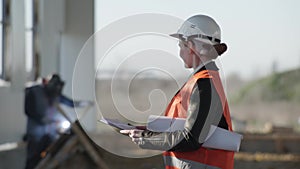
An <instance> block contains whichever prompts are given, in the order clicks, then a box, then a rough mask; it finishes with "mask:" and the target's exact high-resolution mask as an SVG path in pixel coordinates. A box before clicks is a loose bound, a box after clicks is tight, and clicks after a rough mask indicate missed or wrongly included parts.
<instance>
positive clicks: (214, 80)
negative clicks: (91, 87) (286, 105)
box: [121, 15, 234, 169]
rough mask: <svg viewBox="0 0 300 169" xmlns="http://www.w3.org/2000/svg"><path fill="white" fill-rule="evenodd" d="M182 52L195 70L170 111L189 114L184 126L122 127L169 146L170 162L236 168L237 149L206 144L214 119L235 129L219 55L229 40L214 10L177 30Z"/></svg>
mask: <svg viewBox="0 0 300 169" xmlns="http://www.w3.org/2000/svg"><path fill="white" fill-rule="evenodd" d="M171 36H173V37H175V38H178V39H179V47H180V57H181V58H182V60H183V62H184V63H185V67H186V68H193V69H194V72H193V74H192V75H191V77H190V78H189V80H188V81H187V82H186V83H185V84H184V86H183V87H182V88H181V89H180V90H179V91H178V92H177V94H176V95H175V96H174V97H173V99H172V100H171V102H170V103H169V105H168V107H167V109H166V111H165V116H169V117H180V118H186V122H185V127H184V130H183V131H175V132H161V133H158V132H151V131H147V130H145V131H142V130H121V133H124V134H128V135H129V136H130V137H131V138H132V141H133V142H135V143H136V144H138V145H139V146H140V147H141V148H144V149H154V150H163V151H165V152H164V153H163V155H164V161H165V165H166V168H168V169H171V168H182V169H183V168H184V169H192V168H193V169H194V168H197V169H202V168H213V169H217V168H222V169H232V168H233V155H234V152H231V151H225V150H219V149H207V148H204V147H202V144H203V143H204V140H205V138H206V136H207V134H208V131H209V129H210V126H211V125H215V126H218V127H221V128H224V129H226V130H230V131H232V126H231V119H230V112H229V107H228V104H227V100H226V96H225V93H224V90H223V87H222V83H221V80H220V76H219V72H218V70H219V69H218V67H217V66H216V64H215V62H214V59H216V58H217V57H218V56H220V55H222V54H223V53H224V52H225V51H226V50H227V46H226V44H225V43H221V30H220V27H219V25H218V24H217V23H216V22H215V21H214V19H212V18H211V17H209V16H206V15H195V16H192V17H190V18H188V19H187V20H186V21H185V22H184V23H183V25H182V26H181V27H180V29H179V30H178V32H177V33H176V34H172V35H171Z"/></svg>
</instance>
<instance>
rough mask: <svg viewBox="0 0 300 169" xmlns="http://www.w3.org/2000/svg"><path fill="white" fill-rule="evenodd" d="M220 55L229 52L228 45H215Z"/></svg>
mask: <svg viewBox="0 0 300 169" xmlns="http://www.w3.org/2000/svg"><path fill="white" fill-rule="evenodd" d="M214 47H215V49H216V51H217V53H218V55H222V54H223V53H224V52H226V51H227V45H226V44H225V43H220V44H217V45H214Z"/></svg>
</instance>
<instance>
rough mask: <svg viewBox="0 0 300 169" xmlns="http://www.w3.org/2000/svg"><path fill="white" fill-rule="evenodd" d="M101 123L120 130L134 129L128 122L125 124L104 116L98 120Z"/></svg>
mask: <svg viewBox="0 0 300 169" xmlns="http://www.w3.org/2000/svg"><path fill="white" fill-rule="evenodd" d="M99 121H100V122H102V123H105V124H108V125H110V126H113V127H115V128H118V129H120V130H131V129H136V127H135V126H132V125H129V124H125V123H122V122H120V121H118V120H115V119H106V118H102V119H101V120H99Z"/></svg>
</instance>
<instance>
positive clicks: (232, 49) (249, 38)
mask: <svg viewBox="0 0 300 169" xmlns="http://www.w3.org/2000/svg"><path fill="white" fill-rule="evenodd" d="M95 2H96V4H95V8H96V17H95V19H96V25H95V29H96V31H97V30H101V29H103V28H104V27H106V26H108V25H109V24H111V23H113V22H115V21H117V20H119V19H121V18H124V17H127V16H131V15H135V14H142V13H163V14H167V15H171V16H175V17H178V18H182V19H186V18H188V17H190V16H192V15H195V14H206V15H209V16H211V17H213V18H214V19H215V20H216V21H217V23H219V25H220V26H221V30H222V41H223V42H225V43H227V45H228V47H229V49H228V51H227V52H226V53H225V54H224V55H223V56H222V57H221V63H222V65H223V71H224V72H225V74H226V75H229V74H231V73H234V72H237V73H239V74H240V75H241V76H242V77H243V78H253V77H255V76H257V75H258V76H263V75H266V74H268V73H270V72H271V69H272V64H273V62H277V63H278V66H277V67H278V70H279V71H284V70H289V69H294V68H296V67H300V10H299V7H300V1H299V0H288V1H282V0H264V1H261V0H252V1H247V2H245V1H239V0H232V1H230V0H229V1H216V0H210V1H200V0H197V1H195V0H185V1H183V0H151V1H147V0H142V1H141V0H126V1H120V0H118V1H117V0H95ZM162 26H164V25H162ZM175 30H177V28H175ZM170 33H172V32H170ZM111 67H114V65H113V64H112V65H111Z"/></svg>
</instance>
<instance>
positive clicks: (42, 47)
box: [0, 0, 300, 169]
mask: <svg viewBox="0 0 300 169" xmlns="http://www.w3.org/2000/svg"><path fill="white" fill-rule="evenodd" d="M299 6H300V1H297V0H291V1H280V0H278V1H271V0H266V1H263V2H261V1H258V0H254V1H249V2H240V1H237V0H234V1H230V2H219V1H215V0H214V1H209V2H202V1H197V2H195V1H192V0H187V1H184V2H183V1H179V0H172V1H169V0H167V1H158V0H152V1H143V2H141V1H137V0H128V1H116V0H111V1H105V0H24V1H19V0H0V169H12V168H16V169H18V168H24V164H25V155H26V152H25V150H26V142H24V141H23V136H24V134H25V129H26V116H25V114H24V88H25V87H26V86H28V85H30V84H32V83H33V82H36V81H37V80H38V79H39V78H40V77H46V76H47V75H49V74H50V73H54V72H56V73H59V74H60V75H61V77H62V79H63V80H65V82H66V84H65V88H64V90H63V93H64V94H66V95H68V96H72V97H73V98H74V99H82V100H95V101H96V103H97V104H98V105H97V106H100V107H101V113H102V114H101V113H100V112H99V111H100V110H99V109H97V107H96V108H92V109H89V110H88V111H87V113H85V115H84V118H83V119H82V120H81V121H80V124H81V125H80V124H79V123H78V121H77V122H76V120H74V119H76V114H75V110H74V109H71V108H67V107H64V106H62V108H63V109H64V111H66V113H67V114H68V115H69V116H71V117H72V118H71V119H73V120H72V121H71V122H72V123H73V124H72V126H73V127H72V129H73V130H75V132H74V131H73V135H72V136H70V135H68V136H64V137H62V139H60V141H59V142H57V143H56V144H55V146H53V148H52V149H51V151H50V150H49V153H48V154H47V156H45V157H47V158H45V159H47V160H45V161H44V164H43V165H42V164H41V166H40V167H41V168H66V166H68V168H69V167H72V168H76V167H77V168H124V166H125V165H127V166H129V167H131V168H162V166H163V165H162V158H161V155H156V156H153V157H149V158H142V159H131V158H125V157H121V156H117V155H115V154H112V153H110V152H109V151H107V149H105V150H104V149H102V148H101V147H99V145H107V146H108V147H109V149H113V148H115V149H117V148H118V147H117V146H116V145H118V144H122V143H123V142H122V140H118V139H115V138H114V135H111V134H109V132H110V130H109V129H105V126H104V125H101V124H99V123H98V122H97V120H95V119H99V118H100V116H101V115H104V114H105V113H110V112H118V110H117V109H116V108H115V106H114V100H113V98H112V93H111V91H112V90H111V89H112V82H111V78H112V76H113V75H114V70H116V68H117V67H118V66H119V65H118V60H122V59H124V58H123V56H122V54H121V56H117V57H115V58H113V59H112V60H110V61H109V62H108V63H106V64H105V65H104V68H105V69H103V70H104V71H103V70H101V73H104V74H101V75H100V74H99V71H98V67H97V66H98V61H99V59H101V57H102V56H101V55H97V52H95V51H96V49H95V48H97V46H96V47H94V46H92V47H90V48H88V49H85V50H86V51H85V53H87V54H85V55H84V57H82V56H81V58H80V64H78V63H77V62H78V61H77V59H78V56H79V55H80V52H82V48H83V47H84V45H85V44H86V42H87V41H88V40H89V38H90V37H91V36H92V35H94V34H95V33H96V32H98V31H101V30H102V29H104V28H107V27H108V26H109V25H110V24H112V23H114V22H116V21H117V20H119V19H122V18H124V17H127V16H131V15H136V14H142V13H159V14H165V15H170V16H174V17H176V18H180V19H182V20H185V19H186V18H188V17H189V16H192V15H194V14H207V15H210V16H212V17H213V18H214V19H215V20H216V21H217V22H218V23H219V25H220V26H221V29H222V37H223V39H222V41H224V42H225V43H227V45H228V47H229V48H228V51H227V52H226V53H225V54H224V55H223V56H222V57H221V58H220V60H219V65H220V67H221V68H222V69H221V70H222V73H223V77H222V78H223V81H224V86H225V88H226V93H227V97H228V100H229V104H230V108H231V115H232V119H233V124H234V128H235V131H237V132H239V133H241V134H243V135H244V139H243V142H242V145H241V149H240V152H239V153H236V156H235V161H236V163H235V164H236V165H235V168H243V169H244V168H267V169H271V168H272V169H277V168H287V169H292V168H295V169H296V168H300V148H299V143H300V134H299V132H300V105H299V103H300V47H299V44H300V32H299V30H300V22H299V20H300V11H299V10H298V7H299ZM137 24H138V23H137ZM160 26H166V25H160ZM118 29H120V28H118ZM175 31H177V28H173V32H175ZM173 32H170V33H173ZM100 38H101V37H100ZM104 41H105V39H104ZM174 49H175V50H178V48H177V46H175V48H174ZM141 54H143V53H139V54H138V55H141ZM138 55H137V56H138ZM150 61H151V58H150V59H149V60H141V61H136V62H133V63H131V64H128V65H126V66H125V67H124V68H123V70H122V74H120V77H118V78H117V79H115V80H116V81H115V82H117V84H119V88H118V85H117V86H115V87H116V89H119V90H118V92H119V93H121V94H122V92H124V95H123V96H126V97H127V96H128V93H129V97H130V100H131V103H132V104H133V106H134V107H135V108H136V109H138V110H139V111H145V110H148V108H149V106H150V105H149V100H148V99H149V98H148V96H149V94H150V93H151V91H152V90H154V89H160V90H162V91H164V92H166V93H168V96H172V94H173V93H175V92H176V90H177V89H178V85H174V79H170V78H165V76H164V75H161V74H160V73H157V72H155V71H153V72H148V73H146V74H142V75H141V77H139V78H136V79H135V80H134V81H131V86H130V88H129V89H128V91H124V90H122V85H120V84H124V83H127V82H128V79H127V77H130V76H131V75H132V69H130V67H132V66H133V65H134V64H137V65H139V64H141V63H144V62H148V63H149V62H150ZM160 62H161V63H166V64H168V65H176V66H180V64H178V62H174V63H172V62H171V61H170V60H169V59H163V58H162V59H161V60H160ZM150 63H151V62H150ZM76 65H77V66H79V69H76ZM173 67H175V66H173ZM182 67H183V64H182ZM75 70H76V71H77V70H79V71H80V73H78V72H77V73H76V71H75ZM176 70H179V71H176ZM180 70H181V69H177V68H176V67H175V69H174V70H172V73H173V74H174V75H178V76H177V77H178V79H181V81H184V79H185V78H186V77H185V75H186V74H188V73H189V72H184V73H183V72H182V71H180ZM74 83H76V87H74V86H73V85H74ZM78 86H79V87H78ZM77 87H78V88H77ZM155 97H161V96H160V95H155V96H154V98H155ZM127 99H128V98H127ZM168 99H170V98H168V97H167V98H166V101H165V102H160V101H157V100H156V99H154V102H153V103H154V105H158V107H160V106H165V104H166V102H167V101H168ZM155 100H156V101H157V102H155ZM78 111H79V112H82V111H84V110H78ZM152 111H153V112H155V111H156V109H155V107H154V108H153V110H152ZM157 111H161V110H157ZM103 113H104V114H103ZM150 113H151V112H150ZM109 115H110V114H108V116H109ZM113 117H115V118H118V119H120V120H126V119H124V118H123V117H122V116H118V115H116V116H113ZM74 126H76V127H74ZM80 126H83V129H82V128H81V127H80ZM86 133H87V134H88V135H89V137H92V138H93V140H90V139H89V137H87V135H86ZM125 139H126V138H125ZM95 143H96V144H95ZM124 145H126V146H127V142H126V141H124ZM129 147H130V145H129ZM124 149H126V148H124ZM115 151H117V150H113V152H115ZM91 152H92V153H91ZM93 153H94V154H93ZM138 153H140V152H137V154H138ZM78 161H80V162H81V163H80V164H78V163H77V162H78ZM115 161H119V163H116V162H115ZM50 164H51V165H50ZM46 166H47V167H46Z"/></svg>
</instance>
